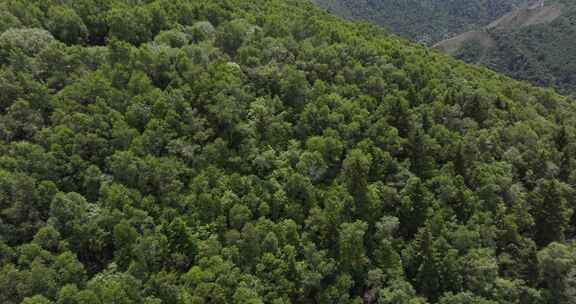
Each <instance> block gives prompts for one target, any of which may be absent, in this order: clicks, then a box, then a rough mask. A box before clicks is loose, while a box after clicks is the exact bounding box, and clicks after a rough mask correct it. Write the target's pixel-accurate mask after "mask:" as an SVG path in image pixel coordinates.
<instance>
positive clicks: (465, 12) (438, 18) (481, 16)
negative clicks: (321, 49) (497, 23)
mask: <svg viewBox="0 0 576 304" xmlns="http://www.w3.org/2000/svg"><path fill="white" fill-rule="evenodd" d="M313 2H315V3H316V4H318V5H319V6H321V7H323V8H325V9H327V10H328V11H330V12H333V13H335V14H338V15H341V16H345V17H348V18H354V19H360V20H368V21H371V22H374V23H376V24H378V25H380V26H382V27H384V28H385V29H387V30H389V31H391V32H392V33H395V34H398V35H400V36H403V37H406V38H408V39H410V40H413V41H419V42H424V43H434V42H438V41H440V40H443V39H446V38H449V37H451V36H454V35H455V34H460V33H462V32H465V31H468V30H471V29H476V28H478V27H482V26H485V25H488V24H489V23H490V22H492V21H493V20H495V19H497V18H499V17H501V16H503V15H504V14H506V13H508V12H510V11H512V10H513V9H514V8H515V7H518V6H522V5H524V4H525V3H526V2H527V1H526V0H459V1H444V0H405V1H397V0H313Z"/></svg>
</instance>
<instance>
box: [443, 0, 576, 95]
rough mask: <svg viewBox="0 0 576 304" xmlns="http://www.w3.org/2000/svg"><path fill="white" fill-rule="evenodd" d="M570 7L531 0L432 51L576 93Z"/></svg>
mask: <svg viewBox="0 0 576 304" xmlns="http://www.w3.org/2000/svg"><path fill="white" fill-rule="evenodd" d="M575 39H576V3H573V2H571V1H546V2H544V1H537V2H531V3H530V5H529V6H528V7H524V8H520V9H517V10H514V11H513V12H511V13H509V14H506V15H504V16H502V17H501V18H499V19H497V20H495V21H494V22H492V23H490V24H489V25H488V26H486V27H485V28H483V29H480V30H475V31H469V32H465V33H462V34H460V35H458V36H456V37H452V38H450V39H446V40H444V41H441V42H439V43H437V44H436V45H435V46H434V47H435V48H437V49H439V50H441V51H443V52H445V53H448V54H450V55H453V56H455V57H456V58H458V59H462V60H464V61H466V62H468V63H474V64H482V65H486V66H488V67H490V68H492V69H494V70H496V71H499V72H502V73H505V74H507V75H510V76H512V77H514V78H517V79H521V80H527V81H530V82H532V83H535V84H537V85H541V86H553V87H555V88H556V89H558V90H559V91H560V92H562V93H564V94H568V95H575V94H576V77H575V76H574V75H576V44H575V43H574V41H575Z"/></svg>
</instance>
